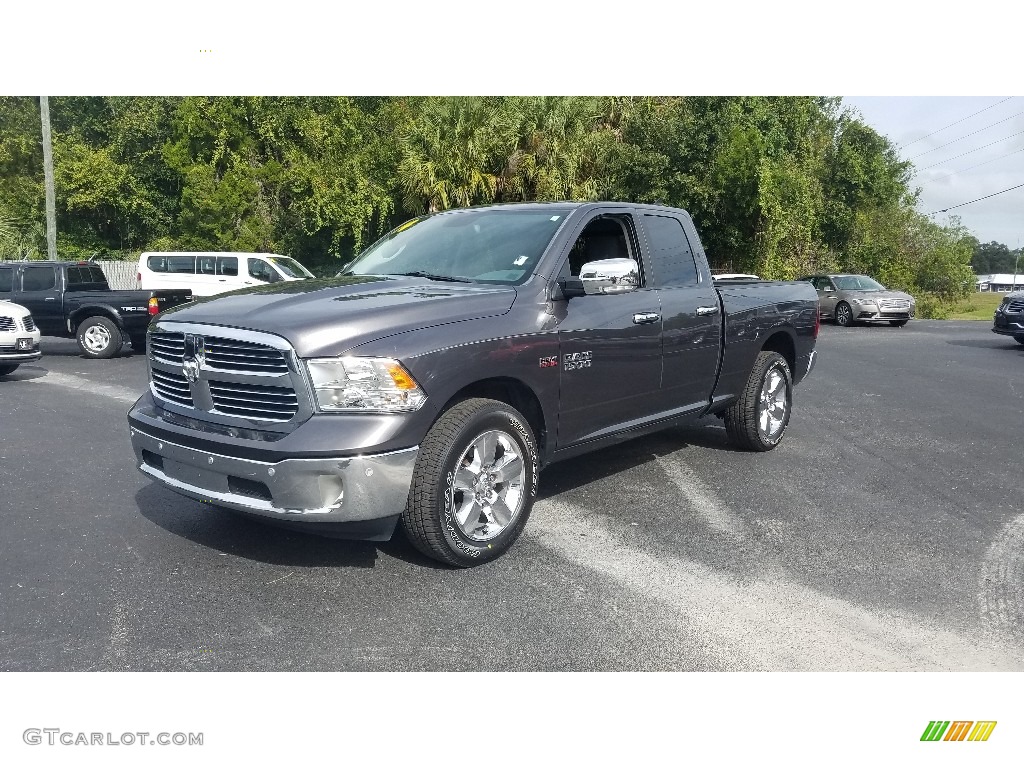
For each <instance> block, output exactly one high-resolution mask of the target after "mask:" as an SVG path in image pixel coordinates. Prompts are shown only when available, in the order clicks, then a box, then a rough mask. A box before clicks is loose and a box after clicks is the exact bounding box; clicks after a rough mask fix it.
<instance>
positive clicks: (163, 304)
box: [149, 288, 192, 314]
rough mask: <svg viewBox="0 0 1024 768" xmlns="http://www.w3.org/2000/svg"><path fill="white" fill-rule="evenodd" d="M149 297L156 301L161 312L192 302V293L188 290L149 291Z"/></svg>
mask: <svg viewBox="0 0 1024 768" xmlns="http://www.w3.org/2000/svg"><path fill="white" fill-rule="evenodd" d="M149 295H150V298H151V299H156V300H157V306H158V307H159V309H160V311H161V312H163V311H164V310H165V309H170V308H171V307H176V306H178V305H179V304H184V303H186V302H189V301H192V291H191V290H190V289H188V288H184V289H181V290H167V291H150V293H149ZM154 314H155V313H154Z"/></svg>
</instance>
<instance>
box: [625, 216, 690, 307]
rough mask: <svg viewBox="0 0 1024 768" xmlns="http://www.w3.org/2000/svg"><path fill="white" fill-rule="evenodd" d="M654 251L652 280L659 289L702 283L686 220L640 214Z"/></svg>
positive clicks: (652, 252) (648, 242) (649, 245)
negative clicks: (684, 223) (687, 234)
mask: <svg viewBox="0 0 1024 768" xmlns="http://www.w3.org/2000/svg"><path fill="white" fill-rule="evenodd" d="M640 220H641V224H642V225H643V228H644V232H645V233H646V235H647V245H648V248H649V250H650V261H651V275H650V277H651V283H652V285H655V286H657V287H659V288H675V287H688V286H695V285H697V284H698V283H700V277H699V274H698V272H697V262H696V261H695V260H694V256H693V249H692V248H691V247H690V241H689V240H688V239H687V237H686V231H685V230H684V229H683V223H682V222H681V221H679V219H677V218H675V217H673V216H662V215H658V214H651V213H645V214H643V216H641V217H640Z"/></svg>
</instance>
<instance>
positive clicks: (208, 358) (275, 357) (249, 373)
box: [148, 321, 312, 434]
mask: <svg viewBox="0 0 1024 768" xmlns="http://www.w3.org/2000/svg"><path fill="white" fill-rule="evenodd" d="M178 328H181V329H182V331H180V332H179V331H178V330H177V329H178ZM236 333H237V337H236V336H235V335H234V334H236ZM264 341H265V342H266V343H261V342H264ZM148 353H149V362H150V370H151V371H152V380H153V393H154V395H155V397H156V398H157V399H158V400H164V401H166V403H167V405H168V408H169V409H170V408H172V404H173V406H179V408H178V409H177V410H178V411H179V412H181V413H183V414H185V413H187V414H189V415H191V416H192V417H194V418H196V419H200V420H202V421H204V422H205V421H209V422H212V423H219V424H223V425H227V426H229V427H232V428H236V429H235V431H236V432H238V433H239V434H241V431H240V430H239V429H238V428H243V429H244V428H245V427H249V428H252V427H254V426H257V425H255V424H253V423H252V422H262V423H267V422H276V423H279V424H282V425H283V424H286V423H289V422H291V423H296V424H297V423H298V422H299V421H300V420H301V419H303V418H308V416H309V415H311V413H312V405H311V403H310V402H309V400H308V398H307V397H306V396H305V395H304V394H303V393H304V392H305V391H306V388H305V384H304V381H303V379H302V376H301V374H300V373H299V372H298V370H297V369H296V367H295V363H294V362H293V361H292V357H291V356H292V354H293V353H292V351H291V348H290V347H289V346H288V344H287V343H286V342H285V341H284V340H283V339H281V338H280V337H278V336H274V335H272V334H268V333H262V332H258V331H247V330H237V331H236V330H234V329H231V328H224V327H222V326H206V325H193V324H191V323H188V324H186V323H174V322H166V323H161V322H159V321H158V322H157V324H156V326H155V327H154V328H153V329H152V330H151V332H150V334H149V346H148ZM190 379H191V380H190ZM180 406H184V407H186V408H187V409H188V410H187V411H184V412H182V411H181V409H180Z"/></svg>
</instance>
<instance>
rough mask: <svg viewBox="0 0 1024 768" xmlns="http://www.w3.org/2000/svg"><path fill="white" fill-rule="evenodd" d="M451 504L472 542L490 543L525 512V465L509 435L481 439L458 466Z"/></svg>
mask: <svg viewBox="0 0 1024 768" xmlns="http://www.w3.org/2000/svg"><path fill="white" fill-rule="evenodd" d="M455 466H456V470H455V474H454V475H453V477H452V485H451V491H452V494H451V495H452V502H453V505H454V513H455V521H456V523H457V524H458V526H459V530H460V531H461V532H462V533H463V534H464V535H465V536H466V537H467V538H469V539H472V540H473V541H489V540H490V539H493V538H494V537H495V536H497V535H498V534H500V533H501V532H502V531H503V530H505V528H507V527H508V526H509V524H511V523H512V521H513V520H515V519H516V516H517V515H518V514H519V513H520V511H522V509H523V501H524V494H523V491H524V488H525V484H526V464H525V462H524V461H523V457H522V456H521V455H520V451H519V446H518V444H517V443H516V442H515V440H513V439H512V437H511V436H510V435H508V434H507V433H505V432H500V431H498V430H493V429H492V430H490V431H487V432H484V433H483V434H481V435H479V436H478V437H477V438H476V439H475V440H473V442H472V443H470V445H469V447H468V448H467V449H466V450H465V452H464V453H463V454H462V457H461V458H460V459H459V460H458V462H457V463H456V465H455Z"/></svg>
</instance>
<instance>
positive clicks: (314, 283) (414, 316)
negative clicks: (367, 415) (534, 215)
mask: <svg viewBox="0 0 1024 768" xmlns="http://www.w3.org/2000/svg"><path fill="white" fill-rule="evenodd" d="M515 298H516V291H515V289H514V288H512V287H510V286H502V285H484V284H479V283H474V284H469V283H465V284H464V283H444V282H435V281H431V280H427V279H425V278H419V277H383V276H353V277H340V278H332V279H327V280H296V281H291V282H287V283H274V284H272V285H262V286H257V287H255V288H249V289H244V290H241V291H234V292H232V293H227V294H220V295H219V296H212V297H210V298H204V299H197V300H195V301H193V302H192V303H191V304H185V305H182V306H180V307H176V308H174V309H171V310H168V311H167V312H164V313H162V314H161V315H160V320H161V321H165V320H166V321H168V322H183V323H205V324H208V325H223V326H227V327H231V328H245V329H248V330H253V331H264V332H266V333H273V334H277V335H278V336H283V337H284V338H285V339H287V340H288V341H289V342H290V343H291V345H292V346H293V347H294V348H295V351H296V353H297V354H298V355H299V357H304V358H306V357H318V356H333V355H340V354H342V353H344V352H346V351H348V350H350V349H352V348H353V347H356V346H359V345H360V344H365V343H367V342H370V341H375V340H377V339H382V338H384V337H386V336H392V335H394V334H396V333H403V332H405V331H410V330H416V329H420V328H430V327H433V326H437V325H444V324H446V323H457V322H461V321H464V320H476V319H479V318H483V317H491V316H493V315H503V314H505V313H506V312H508V311H509V309H511V308H512V302H513V301H515Z"/></svg>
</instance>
